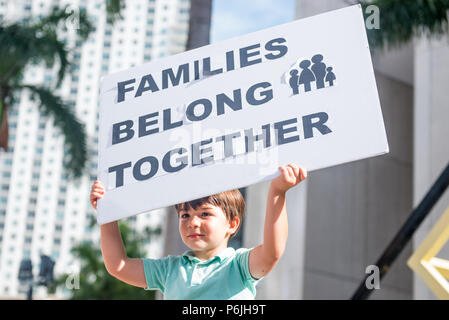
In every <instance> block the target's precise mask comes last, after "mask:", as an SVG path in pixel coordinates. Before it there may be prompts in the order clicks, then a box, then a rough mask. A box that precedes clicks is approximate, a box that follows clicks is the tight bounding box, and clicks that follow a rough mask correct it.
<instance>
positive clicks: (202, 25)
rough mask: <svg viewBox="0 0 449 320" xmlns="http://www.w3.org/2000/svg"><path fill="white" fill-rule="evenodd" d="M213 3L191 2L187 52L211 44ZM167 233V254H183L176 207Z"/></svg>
mask: <svg viewBox="0 0 449 320" xmlns="http://www.w3.org/2000/svg"><path fill="white" fill-rule="evenodd" d="M211 11H212V1H211V0H191V1H190V19H189V34H188V39H187V45H186V50H191V49H195V48H198V47H201V46H204V45H207V44H209V37H210V22H211ZM166 226H167V230H166V232H165V234H166V236H165V246H164V248H165V254H166V255H168V254H181V253H182V252H183V251H184V250H185V249H186V248H187V247H186V246H185V245H184V243H183V242H182V240H181V237H180V236H179V232H178V218H177V214H176V210H175V208H174V206H171V207H169V208H168V212H167V224H166Z"/></svg>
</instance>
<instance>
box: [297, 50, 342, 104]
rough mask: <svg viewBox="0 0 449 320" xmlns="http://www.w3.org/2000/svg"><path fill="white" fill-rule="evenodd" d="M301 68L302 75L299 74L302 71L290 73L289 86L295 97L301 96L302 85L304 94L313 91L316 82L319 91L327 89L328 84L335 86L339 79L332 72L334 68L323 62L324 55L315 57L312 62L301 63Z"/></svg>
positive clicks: (304, 61)
mask: <svg viewBox="0 0 449 320" xmlns="http://www.w3.org/2000/svg"><path fill="white" fill-rule="evenodd" d="M312 63H313V64H312ZM299 68H300V69H301V73H299V71H300V70H298V69H293V70H291V71H290V79H289V84H290V87H291V88H292V90H293V94H294V95H295V94H299V92H300V86H301V85H302V86H303V88H304V90H303V92H308V91H311V90H312V82H315V84H316V88H317V89H322V88H324V87H326V83H328V86H330V87H331V86H333V85H334V81H335V80H336V79H337V77H336V76H335V74H334V73H333V71H332V70H333V68H332V67H326V64H325V63H324V62H323V55H321V54H316V55H314V56H313V57H312V62H310V60H303V61H301V62H300V63H299ZM310 69H312V70H310ZM298 74H299V75H298Z"/></svg>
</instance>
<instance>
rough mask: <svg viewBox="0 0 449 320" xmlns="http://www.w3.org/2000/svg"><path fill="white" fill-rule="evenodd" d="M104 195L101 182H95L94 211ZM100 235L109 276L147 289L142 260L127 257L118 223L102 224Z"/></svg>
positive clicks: (93, 189)
mask: <svg viewBox="0 0 449 320" xmlns="http://www.w3.org/2000/svg"><path fill="white" fill-rule="evenodd" d="M103 195H104V187H103V185H102V184H101V182H99V181H95V182H94V184H93V186H92V191H91V194H90V202H91V204H92V206H93V207H94V209H96V208H97V199H101V198H102V197H103ZM100 234H101V253H102V255H103V260H104V265H105V267H106V270H107V271H108V272H109V274H111V275H112V276H114V277H116V278H117V279H119V280H121V281H123V282H126V283H128V284H131V285H133V286H136V287H141V288H146V287H147V284H146V279H145V272H144V269H143V263H142V260H141V259H132V258H128V256H127V255H126V251H125V246H124V245H123V240H122V236H121V234H120V230H119V227H118V223H117V221H114V222H110V223H106V224H102V225H101V226H100Z"/></svg>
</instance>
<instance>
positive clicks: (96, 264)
mask: <svg viewBox="0 0 449 320" xmlns="http://www.w3.org/2000/svg"><path fill="white" fill-rule="evenodd" d="M96 224H97V222H96V221H95V219H92V220H91V222H90V227H91V228H92V227H94V226H95V225H96ZM119 228H120V234H121V236H122V239H123V242H124V244H125V247H126V254H127V255H128V256H129V257H143V256H145V250H144V247H143V246H142V244H143V243H149V242H150V241H152V238H153V237H159V236H160V234H161V228H160V227H158V228H154V229H152V228H149V227H147V228H145V230H144V231H143V233H142V234H141V235H139V234H138V233H137V232H136V231H135V230H134V229H133V228H131V226H130V224H129V223H128V222H127V221H126V220H121V221H120V222H119ZM71 251H72V253H73V255H74V256H76V257H77V258H78V259H79V261H80V262H81V269H80V272H79V274H78V275H77V276H78V281H79V283H77V284H78V285H79V287H78V289H77V290H72V291H71V292H70V293H71V297H70V299H72V300H86V299H98V300H110V299H113V300H116V299H126V300H134V299H136V300H152V299H154V298H155V291H145V290H142V289H141V288H137V287H133V286H130V285H128V284H126V283H123V282H122V281H120V280H118V279H116V278H114V277H112V276H111V275H110V274H108V272H107V270H106V267H105V266H104V263H103V259H102V255H101V249H100V246H99V244H94V243H92V242H82V243H79V244H78V245H76V246H74V247H73V248H72V250H71ZM70 276H71V275H70V274H63V275H60V276H59V277H58V278H57V279H55V281H54V282H53V283H52V284H51V286H50V287H49V290H48V291H49V293H54V292H55V291H56V289H57V288H61V289H65V288H66V282H67V281H68V280H69V281H70V278H69V277H70ZM72 277H73V275H72Z"/></svg>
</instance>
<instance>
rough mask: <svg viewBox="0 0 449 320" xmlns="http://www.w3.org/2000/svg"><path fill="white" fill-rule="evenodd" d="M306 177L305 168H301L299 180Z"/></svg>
mask: <svg viewBox="0 0 449 320" xmlns="http://www.w3.org/2000/svg"><path fill="white" fill-rule="evenodd" d="M306 178H307V170H306V169H304V168H301V180H304V179H306Z"/></svg>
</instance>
